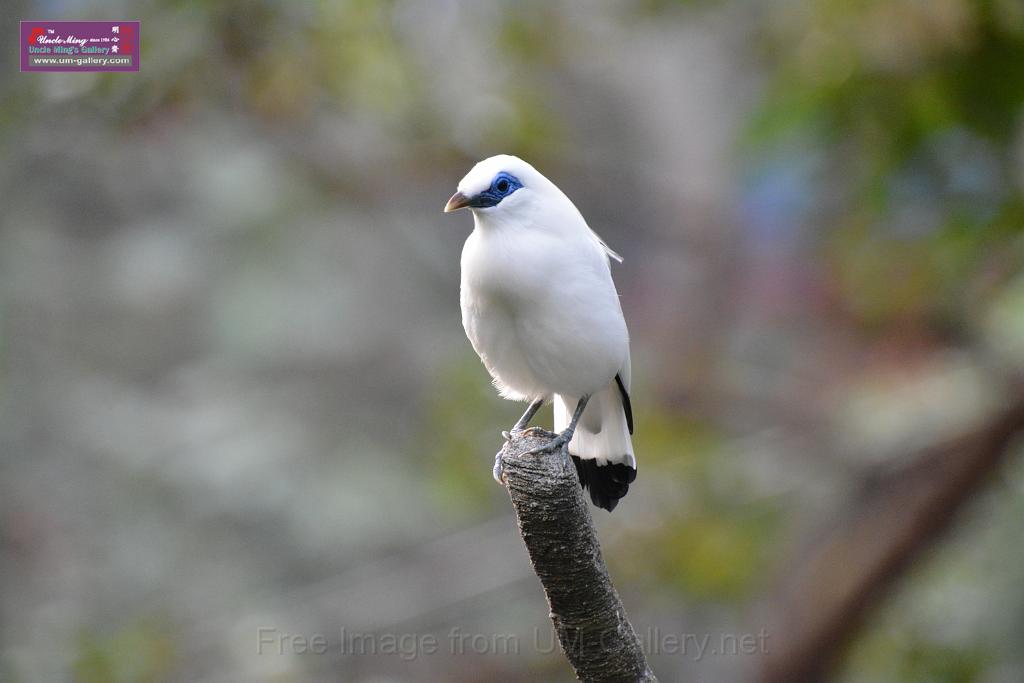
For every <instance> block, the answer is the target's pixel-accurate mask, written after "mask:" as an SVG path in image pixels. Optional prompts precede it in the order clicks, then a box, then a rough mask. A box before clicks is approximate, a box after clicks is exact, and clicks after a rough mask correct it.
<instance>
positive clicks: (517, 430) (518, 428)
mask: <svg viewBox="0 0 1024 683" xmlns="http://www.w3.org/2000/svg"><path fill="white" fill-rule="evenodd" d="M542 405H544V399H542V398H538V399H537V400H536V401H534V402H533V403H531V404H530V405H529V406H528V407H527V408H526V412H525V413H523V416H522V417H521V418H519V420H518V421H517V422H516V423H515V424H514V425H512V429H510V430H509V431H507V432H502V433H501V435H502V436H503V437H504V438H505V441H511V440H512V437H513V436H519V435H520V434H522V433H523V431H524V430H525V429H526V425H528V424H530V420H532V419H533V416H534V415H536V414H537V411H538V410H540V407H541V406H542ZM504 469H505V468H504V467H502V465H501V451H498V453H497V455H495V456H494V481H496V482H498V483H499V484H501V485H503V486H504V484H505V481H504V476H505V473H504Z"/></svg>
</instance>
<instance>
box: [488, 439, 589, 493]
mask: <svg viewBox="0 0 1024 683" xmlns="http://www.w3.org/2000/svg"><path fill="white" fill-rule="evenodd" d="M523 436H533V437H537V436H539V437H543V438H545V439H550V441H548V443H546V444H544V445H543V446H538V447H537V448H534V449H532V450H529V451H526V453H524V454H523V455H535V454H537V453H547V452H548V451H553V450H555V449H556V448H561V447H562V446H564V445H565V444H567V443H569V441H571V440H572V434H569V435H568V436H566V433H565V432H562V433H561V434H558V433H557V432H549V431H548V430H546V429H543V428H542V427H527V428H526V429H516V428H515V427H513V428H512V429H510V430H507V431H503V432H502V433H501V437H502V438H503V439H505V441H511V440H512V439H518V438H520V437H523ZM501 453H502V452H501V451H498V453H497V455H495V456H494V471H493V474H494V481H496V482H498V483H499V484H501V485H502V486H504V485H505V467H504V465H502V463H501ZM565 453H566V460H568V459H569V456H568V453H569V449H565Z"/></svg>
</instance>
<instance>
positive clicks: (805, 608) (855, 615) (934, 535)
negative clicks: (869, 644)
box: [760, 394, 1024, 683]
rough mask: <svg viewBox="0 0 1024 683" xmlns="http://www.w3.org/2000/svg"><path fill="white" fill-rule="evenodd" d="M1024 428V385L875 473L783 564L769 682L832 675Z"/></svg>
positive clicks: (794, 682)
mask: <svg viewBox="0 0 1024 683" xmlns="http://www.w3.org/2000/svg"><path fill="white" fill-rule="evenodd" d="M1022 432H1024V395H1021V394H1017V395H1016V396H1014V397H1013V398H1012V399H1011V400H1010V401H1009V402H1008V405H1007V407H1006V408H1005V409H1003V410H1002V411H1001V412H999V413H998V414H997V415H995V416H993V417H992V418H991V419H990V420H989V421H988V422H987V423H986V424H983V425H981V426H980V427H978V428H977V429H975V430H973V431H971V432H969V433H967V434H964V435H962V436H960V437H959V438H955V439H952V440H950V441H947V442H944V443H940V444H937V445H935V446H932V447H931V448H928V449H925V450H924V451H923V452H922V453H921V454H920V455H919V456H918V457H917V458H915V459H914V460H913V461H912V462H910V463H909V464H907V465H905V466H903V467H902V468H900V469H896V470H894V471H893V472H890V473H888V474H886V475H884V476H883V477H881V478H879V479H876V480H874V481H872V482H871V483H870V485H869V486H868V487H867V488H866V490H865V491H863V492H862V494H861V495H860V497H859V498H858V499H857V500H856V501H855V502H854V504H853V505H852V506H851V507H850V508H849V509H848V510H847V511H846V513H845V514H844V515H843V519H842V521H841V523H839V524H838V525H836V526H835V527H834V528H833V529H832V530H831V531H830V532H829V533H827V534H825V536H824V538H822V539H820V540H819V541H818V542H817V543H816V544H815V545H814V546H813V547H812V548H810V550H809V552H806V553H804V554H801V555H800V556H799V557H798V558H797V561H796V562H795V563H794V565H793V566H792V567H790V570H789V571H788V572H786V573H785V576H786V580H785V581H783V583H782V586H780V588H779V590H778V591H777V593H776V594H775V595H774V597H773V598H772V599H771V601H770V603H769V606H768V610H767V612H768V616H769V618H770V619H771V620H772V622H773V623H772V627H771V628H770V629H769V630H770V631H771V633H772V648H771V650H770V651H769V653H768V656H767V657H766V658H765V660H764V662H763V669H762V671H761V677H760V680H761V681H762V683H818V682H819V681H823V680H825V679H826V678H827V676H828V674H829V672H830V671H831V669H832V668H833V667H834V666H835V664H836V662H837V660H838V658H839V656H840V655H841V653H842V652H843V650H844V649H845V646H846V645H847V643H849V641H850V640H851V638H852V637H853V636H854V635H855V634H856V632H857V628H858V627H859V626H860V625H861V623H862V621H863V619H864V617H865V615H866V613H867V611H868V610H869V609H870V608H871V607H872V606H874V605H875V604H877V603H878V602H879V600H880V598H881V597H882V596H883V595H884V594H885V592H886V591H887V590H888V589H889V588H890V587H891V586H892V585H893V584H894V583H896V581H897V580H898V579H899V578H900V577H901V576H902V575H903V574H904V573H905V572H906V570H907V568H908V567H910V566H911V564H912V562H913V560H914V559H916V558H917V557H919V556H920V555H921V554H922V553H923V552H925V551H926V550H927V549H928V548H930V547H931V546H932V545H933V544H934V543H936V542H937V541H938V540H939V539H940V538H941V537H942V534H943V532H944V531H946V530H947V529H948V528H949V526H950V524H951V523H952V521H953V519H954V516H955V513H956V512H957V511H958V510H959V509H960V508H961V507H962V506H963V505H964V504H965V503H966V502H967V501H968V500H970V499H971V497H972V496H974V495H975V494H977V492H978V491H979V490H981V488H982V487H983V486H984V484H985V482H986V481H988V479H989V476H990V475H991V473H992V472H993V471H994V470H995V469H996V468H997V467H998V466H999V464H1000V463H1001V462H1002V461H1003V458H1004V456H1005V455H1006V454H1007V453H1008V452H1009V451H1010V450H1011V446H1012V445H1013V443H1014V442H1015V440H1016V438H1017V437H1018V435H1019V434H1021V433H1022Z"/></svg>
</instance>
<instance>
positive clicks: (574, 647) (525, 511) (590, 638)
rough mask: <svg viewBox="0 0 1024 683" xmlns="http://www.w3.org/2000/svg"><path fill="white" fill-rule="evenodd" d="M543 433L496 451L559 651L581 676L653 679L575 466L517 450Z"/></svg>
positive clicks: (534, 442) (547, 455) (548, 455)
mask: <svg viewBox="0 0 1024 683" xmlns="http://www.w3.org/2000/svg"><path fill="white" fill-rule="evenodd" d="M545 441H546V439H543V438H538V437H533V436H522V437H517V438H515V439H513V440H512V441H510V442H508V443H507V444H505V446H504V447H503V448H502V451H501V457H502V462H503V464H504V468H505V478H506V486H507V488H508V492H509V496H510V497H511V499H512V506H513V507H514V508H515V512H516V518H517V520H518V522H519V530H520V532H521V533H522V536H523V542H524V543H525V544H526V550H527V552H528V553H529V555H530V561H531V562H532V564H533V569H534V571H535V572H536V574H537V578H539V579H540V582H541V585H542V586H543V587H544V594H545V595H546V596H547V601H548V606H549V608H550V617H551V622H552V623H553V624H554V628H555V633H557V635H558V640H559V643H560V644H561V646H562V652H564V653H565V656H566V658H567V659H568V660H569V664H571V665H572V668H573V670H574V671H575V672H576V676H577V677H578V678H579V679H580V680H581V681H586V682H588V683H589V682H590V681H609V682H616V683H618V682H626V681H629V682H630V683H633V682H635V681H657V678H655V676H654V673H653V672H652V671H651V668H650V666H648V664H647V659H646V658H645V657H644V653H643V649H642V648H641V645H640V640H639V638H637V635H636V632H635V631H634V630H633V626H632V625H631V624H630V623H629V620H628V619H627V617H626V611H625V609H623V607H622V602H621V601H620V600H619V595H618V593H616V591H615V588H614V587H613V586H612V582H611V579H609V578H608V569H607V568H606V567H605V564H604V560H603V559H602V557H601V547H600V545H599V544H598V542H597V536H596V534H595V532H594V523H593V519H592V518H591V516H590V508H589V505H588V503H587V501H586V499H585V498H584V496H583V491H582V489H581V488H580V484H579V481H578V479H577V477H576V469H575V467H574V466H573V464H572V462H571V461H568V458H567V457H566V456H565V455H563V453H562V452H561V451H556V452H553V453H543V454H539V455H536V454H535V455H523V453H524V452H526V451H528V450H530V449H531V448H534V447H536V446H539V445H542V444H543V443H545Z"/></svg>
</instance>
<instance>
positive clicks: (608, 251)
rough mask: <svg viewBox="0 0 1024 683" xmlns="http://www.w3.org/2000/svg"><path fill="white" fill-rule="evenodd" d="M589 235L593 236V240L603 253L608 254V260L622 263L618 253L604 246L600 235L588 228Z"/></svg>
mask: <svg viewBox="0 0 1024 683" xmlns="http://www.w3.org/2000/svg"><path fill="white" fill-rule="evenodd" d="M588 227H589V226H588ZM590 234H591V235H593V236H594V239H595V240H597V243H598V244H600V245H601V248H602V249H604V253H606V254H608V256H609V257H610V258H613V259H615V260H616V261H618V262H619V263H622V257H621V256H619V254H618V252H616V251H615V250H614V249H612V248H611V247H609V246H608V245H607V244H605V241H604V240H603V239H601V236H600V235H598V234H597V233H596V232H594V229H593V228H590Z"/></svg>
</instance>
